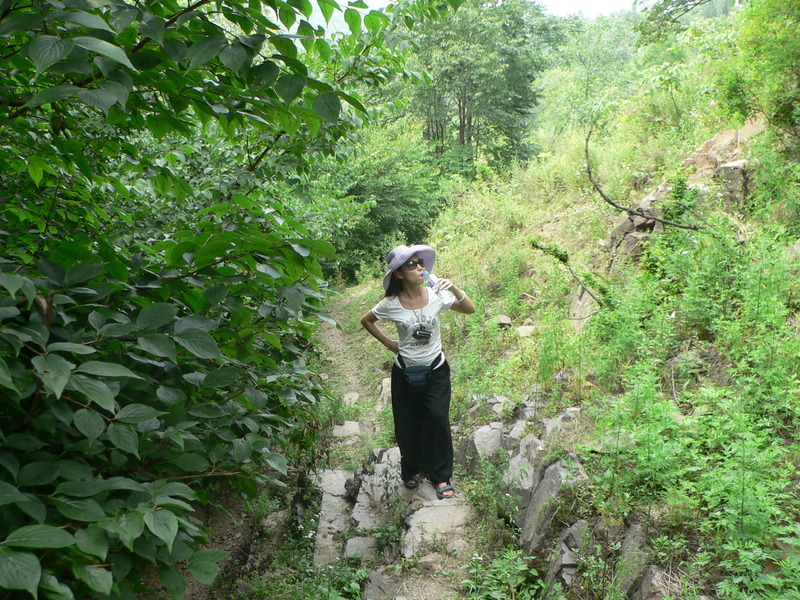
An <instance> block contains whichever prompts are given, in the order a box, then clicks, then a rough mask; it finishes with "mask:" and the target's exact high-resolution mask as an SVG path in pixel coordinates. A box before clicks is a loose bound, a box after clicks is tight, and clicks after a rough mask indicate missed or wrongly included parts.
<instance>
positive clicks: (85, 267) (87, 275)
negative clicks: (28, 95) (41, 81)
mask: <svg viewBox="0 0 800 600" xmlns="http://www.w3.org/2000/svg"><path fill="white" fill-rule="evenodd" d="M84 91H90V90H84ZM78 96H80V94H78ZM112 104H113V102H112ZM110 106H111V105H109V107H110ZM102 272H103V265H99V264H97V263H78V264H77V265H72V266H71V267H70V268H69V269H67V272H66V274H65V275H64V283H65V284H66V285H68V286H72V285H76V284H78V283H83V282H84V281H88V280H90V279H94V278H95V277H97V276H98V275H100V274H101V273H102Z"/></svg>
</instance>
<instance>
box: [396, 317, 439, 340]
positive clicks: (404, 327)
mask: <svg viewBox="0 0 800 600" xmlns="http://www.w3.org/2000/svg"><path fill="white" fill-rule="evenodd" d="M395 323H396V324H397V328H398V329H399V330H401V331H402V335H403V336H406V335H408V334H409V333H410V332H412V331H414V330H415V329H416V328H417V327H419V326H420V325H423V326H425V328H426V329H428V330H431V329H433V328H435V327H436V323H437V319H436V317H429V316H427V315H417V314H415V315H414V318H413V319H408V320H405V321H395ZM413 339H414V341H413V342H410V343H409V344H408V345H409V346H427V345H428V344H429V343H430V338H426V339H417V338H413Z"/></svg>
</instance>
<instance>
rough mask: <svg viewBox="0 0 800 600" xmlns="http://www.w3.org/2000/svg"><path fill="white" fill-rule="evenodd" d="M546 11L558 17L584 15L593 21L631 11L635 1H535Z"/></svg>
mask: <svg viewBox="0 0 800 600" xmlns="http://www.w3.org/2000/svg"><path fill="white" fill-rule="evenodd" d="M535 1H536V3H537V4H539V5H541V6H542V7H543V8H544V11H545V12H546V13H548V14H551V15H556V16H558V17H566V16H568V15H574V14H576V13H582V14H583V16H584V17H587V18H590V19H593V18H594V17H597V16H600V15H608V14H611V13H615V12H618V11H620V10H630V9H631V8H632V7H633V0H535Z"/></svg>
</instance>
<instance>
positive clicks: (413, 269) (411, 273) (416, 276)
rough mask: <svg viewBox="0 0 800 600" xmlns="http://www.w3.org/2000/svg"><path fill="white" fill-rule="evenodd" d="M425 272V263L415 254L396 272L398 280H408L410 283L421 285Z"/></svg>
mask: <svg viewBox="0 0 800 600" xmlns="http://www.w3.org/2000/svg"><path fill="white" fill-rule="evenodd" d="M424 272H425V263H424V262H423V260H422V259H421V258H420V257H419V256H417V255H416V254H414V255H413V256H412V257H411V258H409V259H408V260H407V261H406V263H405V264H404V265H403V266H402V267H400V268H399V269H397V271H395V275H396V276H397V278H398V279H407V280H408V281H409V282H410V283H418V284H421V283H422V280H423V279H424V277H423V275H422V274H423V273H424Z"/></svg>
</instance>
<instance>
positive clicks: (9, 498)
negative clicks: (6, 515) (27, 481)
mask: <svg viewBox="0 0 800 600" xmlns="http://www.w3.org/2000/svg"><path fill="white" fill-rule="evenodd" d="M20 500H25V494H23V493H22V492H20V491H19V490H18V489H17V488H15V487H14V486H13V485H11V484H10V483H6V482H5V481H0V506H3V505H4V504H11V503H13V502H19V501H20Z"/></svg>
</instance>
